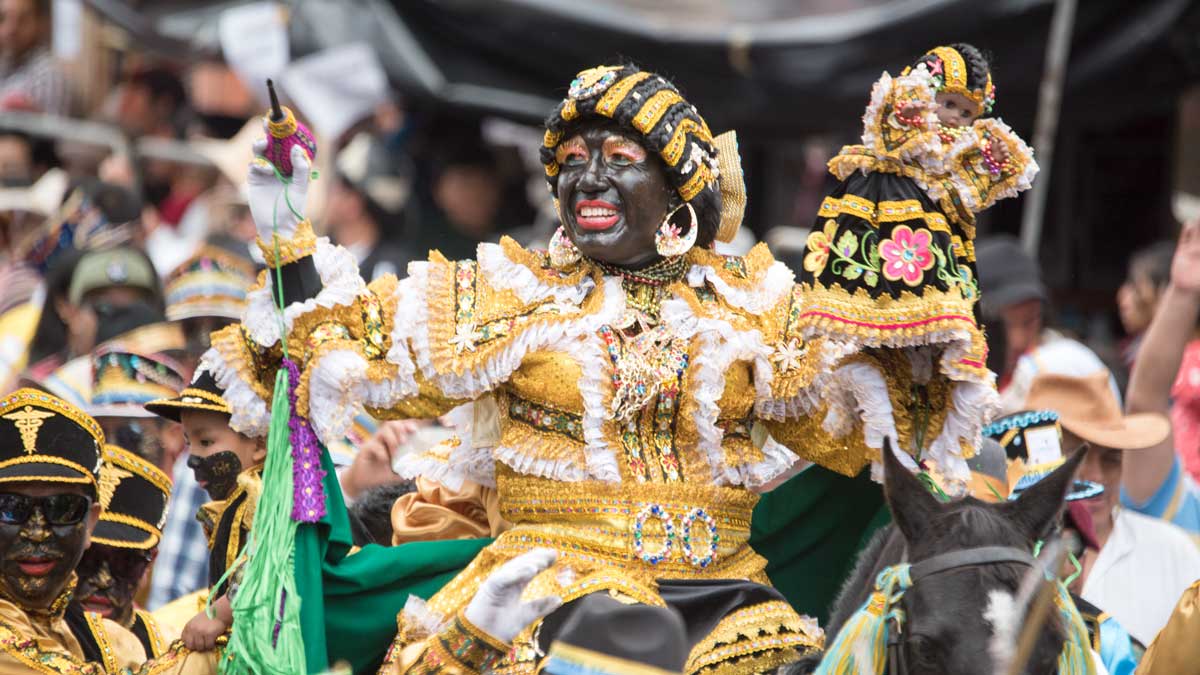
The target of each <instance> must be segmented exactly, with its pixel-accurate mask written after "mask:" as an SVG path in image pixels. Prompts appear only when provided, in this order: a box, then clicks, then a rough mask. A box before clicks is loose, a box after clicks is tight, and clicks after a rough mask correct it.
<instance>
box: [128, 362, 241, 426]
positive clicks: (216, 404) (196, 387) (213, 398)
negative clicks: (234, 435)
mask: <svg viewBox="0 0 1200 675" xmlns="http://www.w3.org/2000/svg"><path fill="white" fill-rule="evenodd" d="M146 410H147V411H149V412H150V413H153V414H155V415H158V416H159V417H165V418H166V419H169V420H171V421H172V422H178V421H179V416H180V413H182V412H183V411H184V410H207V411H210V412H217V413H221V414H223V415H232V414H233V409H232V408H230V407H229V403H228V402H227V401H226V400H225V398H224V392H223V391H222V390H221V388H220V387H218V386H217V381H216V379H215V378H213V376H212V373H210V372H208V371H207V370H200V371H197V372H196V377H195V379H193V380H192V383H191V384H189V385H188V386H186V387H184V388H183V389H182V390H181V391H180V392H179V393H178V394H176V395H175V396H171V397H169V398H160V399H156V400H153V401H151V402H149V403H147V404H146Z"/></svg>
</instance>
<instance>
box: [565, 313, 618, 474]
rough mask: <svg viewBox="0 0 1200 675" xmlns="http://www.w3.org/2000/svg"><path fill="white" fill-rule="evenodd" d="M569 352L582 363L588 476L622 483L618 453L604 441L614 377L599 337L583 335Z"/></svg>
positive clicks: (568, 346)
mask: <svg viewBox="0 0 1200 675" xmlns="http://www.w3.org/2000/svg"><path fill="white" fill-rule="evenodd" d="M566 351H567V353H568V354H570V355H571V357H572V358H574V359H575V362H576V363H578V364H579V367H580V370H581V375H580V378H579V395H580V396H581V397H582V398H583V440H584V443H585V444H586V447H585V449H584V453H585V454H586V456H587V470H588V476H589V477H590V478H592V479H594V480H601V481H605V482H610V483H619V482H620V481H621V471H620V467H619V466H618V464H617V456H616V453H614V452H613V450H612V448H610V447H608V441H607V440H605V435H604V425H605V423H606V422H607V421H608V419H609V412H608V406H607V405H606V404H605V402H606V401H611V400H612V377H611V375H610V374H609V370H608V368H609V365H608V362H609V360H608V354H607V353H606V352H605V349H604V345H603V343H602V342H601V341H600V338H598V337H596V336H595V335H581V336H579V339H577V340H575V341H573V342H571V343H568V344H567V345H566Z"/></svg>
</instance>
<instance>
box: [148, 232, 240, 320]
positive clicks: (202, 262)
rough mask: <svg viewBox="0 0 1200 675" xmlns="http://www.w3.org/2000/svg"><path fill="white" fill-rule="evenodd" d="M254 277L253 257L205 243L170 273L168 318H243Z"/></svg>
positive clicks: (166, 287) (167, 292) (167, 291)
mask: <svg viewBox="0 0 1200 675" xmlns="http://www.w3.org/2000/svg"><path fill="white" fill-rule="evenodd" d="M254 281H255V270H254V263H253V261H251V260H250V259H249V258H242V257H239V256H237V255H234V254H233V253H231V252H229V251H227V250H225V249H223V248H221V247H218V246H212V245H204V246H202V247H200V250H198V251H197V252H196V253H195V254H194V255H193V256H192V257H191V258H188V259H187V260H185V261H184V262H183V263H182V264H180V265H179V266H178V267H176V268H175V269H174V270H173V271H172V272H171V274H170V275H168V276H167V282H166V284H165V291H164V292H165V295H166V299H167V318H168V319H170V320H171V321H181V320H183V319H196V318H201V317H217V318H221V319H233V320H237V319H240V318H241V316H242V311H243V310H244V309H245V308H246V294H247V293H248V292H249V290H250V287H251V286H252V285H253V284H254Z"/></svg>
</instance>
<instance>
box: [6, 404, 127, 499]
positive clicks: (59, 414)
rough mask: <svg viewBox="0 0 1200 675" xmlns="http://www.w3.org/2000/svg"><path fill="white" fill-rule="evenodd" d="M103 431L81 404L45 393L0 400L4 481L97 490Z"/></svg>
mask: <svg viewBox="0 0 1200 675" xmlns="http://www.w3.org/2000/svg"><path fill="white" fill-rule="evenodd" d="M103 444H104V432H103V431H102V430H101V429H100V425H99V424H98V423H97V422H96V420H94V419H92V417H91V416H89V415H88V414H87V413H85V412H84V411H83V410H80V409H79V408H77V407H75V406H73V405H71V404H70V403H67V402H66V401H64V400H62V399H60V398H58V397H57V396H53V395H51V394H48V393H46V392H43V391H37V390H34V389H18V390H17V391H15V392H13V393H11V394H9V395H8V396H5V397H3V398H0V483H14V482H25V481H35V482H36V481H49V482H55V483H74V484H79V485H88V486H91V488H92V489H95V488H96V485H97V480H98V478H99V474H100V448H101V446H102V445H103Z"/></svg>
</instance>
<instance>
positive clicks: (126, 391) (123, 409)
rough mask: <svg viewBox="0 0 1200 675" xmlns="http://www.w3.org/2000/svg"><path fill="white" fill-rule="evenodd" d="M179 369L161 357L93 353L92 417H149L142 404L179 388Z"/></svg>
mask: <svg viewBox="0 0 1200 675" xmlns="http://www.w3.org/2000/svg"><path fill="white" fill-rule="evenodd" d="M182 371H183V368H182V366H180V365H179V364H178V363H176V362H175V361H173V360H172V359H170V358H168V357H166V356H165V355H163V354H142V353H137V352H133V351H127V350H126V349H125V347H123V346H114V347H108V348H104V349H100V350H97V351H96V353H95V354H94V355H93V358H92V404H91V406H89V408H88V412H89V413H91V414H92V415H93V416H96V417H153V416H154V414H153V413H151V412H150V411H148V410H146V407H145V406H146V404H147V403H149V402H151V401H155V400H158V399H160V398H169V397H171V396H174V395H175V392H177V391H179V390H180V389H182V388H183V383H184V381H185V380H184V377H183V375H182Z"/></svg>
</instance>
